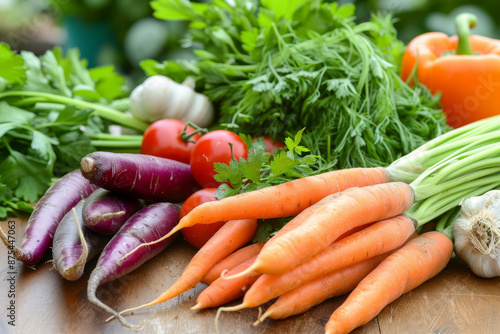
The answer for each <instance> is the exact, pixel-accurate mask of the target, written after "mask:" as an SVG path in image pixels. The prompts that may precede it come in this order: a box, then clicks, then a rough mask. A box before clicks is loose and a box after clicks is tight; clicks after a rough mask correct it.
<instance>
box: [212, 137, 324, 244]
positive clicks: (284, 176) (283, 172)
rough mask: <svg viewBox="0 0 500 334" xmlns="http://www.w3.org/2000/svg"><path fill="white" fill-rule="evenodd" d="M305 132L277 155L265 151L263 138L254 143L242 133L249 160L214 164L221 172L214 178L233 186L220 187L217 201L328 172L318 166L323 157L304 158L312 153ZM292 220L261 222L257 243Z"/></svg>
mask: <svg viewBox="0 0 500 334" xmlns="http://www.w3.org/2000/svg"><path fill="white" fill-rule="evenodd" d="M304 130H305V129H302V130H300V131H299V132H297V134H296V135H295V136H294V138H293V139H292V138H289V137H287V138H286V139H285V145H286V148H283V149H279V150H276V151H274V152H273V154H271V153H268V152H266V151H265V150H264V148H265V144H264V140H263V138H256V139H255V140H252V137H250V136H248V135H245V134H240V136H241V137H242V139H243V140H244V141H245V143H246V144H247V147H248V148H249V152H248V158H247V159H243V158H240V159H239V160H236V159H233V160H232V161H230V162H229V165H226V164H223V163H216V164H214V167H215V171H216V172H217V174H215V176H214V178H215V179H216V180H217V181H219V182H229V185H228V184H227V183H224V184H222V185H221V186H219V189H217V191H216V193H215V194H216V196H217V198H218V199H222V198H225V197H229V196H233V195H236V194H241V193H244V192H247V191H252V190H257V189H261V188H265V187H269V186H273V185H277V184H280V183H284V182H287V181H291V180H294V179H297V178H301V177H304V176H310V175H314V174H318V173H321V172H324V171H325V170H324V169H325V168H322V167H319V166H316V164H317V163H318V162H319V161H320V160H321V159H320V158H319V157H316V156H313V155H311V154H307V155H303V154H304V153H307V152H309V149H308V148H307V147H304V146H302V145H300V142H301V139H302V134H303V132H304ZM312 167H315V168H312ZM291 218H292V217H288V218H280V219H265V220H264V219H261V220H259V221H258V227H257V231H256V232H255V236H254V238H253V242H265V241H267V240H268V239H269V238H270V237H271V236H272V235H273V234H274V233H275V232H276V231H278V230H280V229H281V227H283V225H284V224H286V223H287V222H288V221H289V220H290V219H291Z"/></svg>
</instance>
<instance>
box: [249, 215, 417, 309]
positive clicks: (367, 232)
mask: <svg viewBox="0 0 500 334" xmlns="http://www.w3.org/2000/svg"><path fill="white" fill-rule="evenodd" d="M413 232H415V224H414V221H413V220H412V219H411V218H409V217H407V216H397V217H394V218H389V219H387V220H383V221H380V222H378V223H375V224H373V225H371V226H368V227H366V228H365V229H363V230H361V231H359V232H356V233H354V234H352V235H350V236H348V237H345V238H343V239H340V240H338V241H336V242H334V243H332V244H331V245H330V246H329V247H328V248H326V249H325V250H323V251H322V252H320V253H318V254H317V255H315V256H314V257H312V258H311V259H309V260H307V261H305V262H304V263H302V264H300V265H299V266H297V267H295V268H294V269H292V270H290V271H289V272H287V273H285V274H282V275H268V274H265V275H262V276H260V277H259V279H258V280H257V281H256V282H255V284H253V286H252V288H251V289H249V290H248V292H247V293H246V294H245V298H244V299H243V304H242V305H241V306H242V308H243V306H244V307H256V306H259V305H261V304H264V303H265V302H267V301H269V300H271V299H273V298H276V297H278V296H281V295H282V294H284V293H286V292H287V291H290V290H292V289H294V288H296V287H298V286H300V285H302V284H304V283H307V282H309V281H311V280H313V279H316V278H318V277H321V276H324V275H326V274H328V273H331V272H333V271H336V270H338V269H341V268H345V267H349V266H352V265H353V264H356V263H359V262H362V261H365V260H367V259H370V258H372V257H375V256H377V255H380V254H384V253H387V252H389V251H391V250H393V249H396V248H398V247H400V246H401V245H403V244H404V243H405V242H406V240H408V238H409V237H410V236H411V235H412V234H413Z"/></svg>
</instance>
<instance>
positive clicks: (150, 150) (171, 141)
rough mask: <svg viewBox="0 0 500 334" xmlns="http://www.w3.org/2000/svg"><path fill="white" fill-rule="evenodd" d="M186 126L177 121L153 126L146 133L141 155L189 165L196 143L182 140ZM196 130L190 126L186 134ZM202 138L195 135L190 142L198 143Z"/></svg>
mask: <svg viewBox="0 0 500 334" xmlns="http://www.w3.org/2000/svg"><path fill="white" fill-rule="evenodd" d="M185 126H186V124H185V123H184V122H182V121H179V120H177V119H161V120H159V121H156V122H154V123H153V124H151V125H150V126H149V127H148V128H147V129H146V131H145V132H144V135H143V139H142V144H141V153H142V154H149V155H154V156H156V157H162V158H167V159H172V160H176V161H180V162H184V163H186V164H189V159H190V154H191V150H192V149H193V147H194V143H192V142H191V143H190V142H186V141H184V140H182V139H181V133H182V131H183V130H184V127H185ZM194 131H195V130H194V129H193V128H192V127H190V126H188V127H187V129H186V133H187V134H190V133H192V132H194ZM199 138H200V135H199V134H195V135H193V136H192V137H191V139H190V140H192V141H194V142H196V141H197V140H198V139H199Z"/></svg>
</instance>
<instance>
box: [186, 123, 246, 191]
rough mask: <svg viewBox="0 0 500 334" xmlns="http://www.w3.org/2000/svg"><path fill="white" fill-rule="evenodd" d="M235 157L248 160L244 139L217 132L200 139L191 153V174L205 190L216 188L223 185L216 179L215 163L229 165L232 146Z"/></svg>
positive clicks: (230, 133)
mask: <svg viewBox="0 0 500 334" xmlns="http://www.w3.org/2000/svg"><path fill="white" fill-rule="evenodd" d="M229 144H231V145H232V154H233V157H234V158H235V159H237V160H239V158H244V159H246V158H247V156H248V148H247V145H246V144H245V142H244V141H243V139H241V137H240V136H238V135H237V134H236V133H234V132H231V131H227V130H215V131H212V132H209V133H207V134H204V135H203V136H201V137H200V139H198V141H197V142H196V145H195V146H194V147H193V150H192V151H191V162H190V164H191V173H192V174H193V177H194V179H195V180H196V182H198V184H199V185H200V186H202V187H203V188H216V187H218V186H220V185H221V184H222V182H217V181H215V179H214V175H215V174H216V173H215V172H214V163H216V162H220V163H225V164H228V165H229V161H231V146H230V145H229Z"/></svg>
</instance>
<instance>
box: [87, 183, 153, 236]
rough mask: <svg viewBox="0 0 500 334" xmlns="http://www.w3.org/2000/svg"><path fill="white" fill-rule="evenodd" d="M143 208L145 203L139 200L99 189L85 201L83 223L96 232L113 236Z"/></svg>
mask: <svg viewBox="0 0 500 334" xmlns="http://www.w3.org/2000/svg"><path fill="white" fill-rule="evenodd" d="M143 207H144V202H143V201H141V200H140V199H138V198H134V197H130V196H126V195H123V194H118V193H114V192H111V191H109V190H105V189H98V190H96V191H94V192H93V193H92V194H91V195H90V196H89V197H88V198H87V199H86V200H85V204H84V205H83V212H82V218H83V223H84V224H85V226H87V227H88V228H89V229H91V230H92V231H94V232H97V233H99V234H103V235H112V234H115V233H116V231H118V230H119V229H120V227H122V225H123V224H125V222H126V221H127V220H128V219H129V218H130V217H131V216H132V215H133V214H134V213H136V212H137V211H139V210H140V209H142V208H143Z"/></svg>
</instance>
